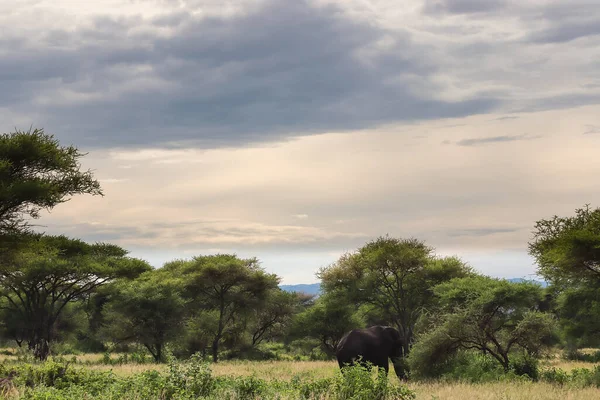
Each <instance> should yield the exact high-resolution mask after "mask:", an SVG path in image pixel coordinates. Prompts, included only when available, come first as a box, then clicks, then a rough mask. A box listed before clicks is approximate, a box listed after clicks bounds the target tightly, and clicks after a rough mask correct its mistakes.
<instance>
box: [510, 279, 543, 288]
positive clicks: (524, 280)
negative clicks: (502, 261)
mask: <svg viewBox="0 0 600 400" xmlns="http://www.w3.org/2000/svg"><path fill="white" fill-rule="evenodd" d="M507 281H509V282H514V283H520V282H531V283H537V284H538V285H540V286H541V287H547V286H548V283H547V282H544V281H537V280H535V279H525V278H509V279H507Z"/></svg>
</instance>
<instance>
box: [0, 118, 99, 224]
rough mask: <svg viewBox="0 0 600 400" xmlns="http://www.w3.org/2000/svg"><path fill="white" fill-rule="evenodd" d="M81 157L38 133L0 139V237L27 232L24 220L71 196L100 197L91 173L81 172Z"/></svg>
mask: <svg viewBox="0 0 600 400" xmlns="http://www.w3.org/2000/svg"><path fill="white" fill-rule="evenodd" d="M83 155H84V154H82V153H80V152H79V150H78V149H77V148H75V147H73V146H68V147H62V146H60V145H59V143H58V141H57V140H56V139H54V137H53V136H52V135H47V134H45V133H44V131H43V130H41V129H35V130H33V131H31V130H30V131H28V132H21V131H16V132H14V133H5V134H2V135H0V234H7V233H15V232H17V233H20V232H23V231H27V230H28V227H29V223H28V221H27V219H26V217H29V218H33V219H36V218H38V217H39V215H40V214H39V213H40V211H41V210H44V209H45V210H50V209H52V208H53V207H54V206H56V205H57V204H60V203H63V202H65V201H67V200H68V198H69V197H70V196H73V195H75V194H84V193H85V194H92V195H102V191H101V189H100V184H99V183H98V181H96V180H94V179H93V176H92V173H91V172H90V171H81V166H80V164H79V159H80V158H81V157H82V156H83Z"/></svg>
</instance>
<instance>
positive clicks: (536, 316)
mask: <svg viewBox="0 0 600 400" xmlns="http://www.w3.org/2000/svg"><path fill="white" fill-rule="evenodd" d="M434 291H435V293H436V295H437V296H438V298H439V299H440V302H441V304H442V305H443V306H442V308H441V311H440V314H439V316H438V323H437V324H436V325H434V326H431V330H429V331H428V332H427V333H425V334H423V335H422V337H421V338H420V340H419V342H418V343H417V344H416V345H415V348H414V351H413V353H412V354H411V366H412V368H414V369H415V370H416V371H417V374H421V375H424V376H428V375H429V376H431V375H434V376H435V375H436V374H439V372H440V367H442V366H443V365H444V363H447V362H448V360H449V359H451V358H452V356H453V355H454V354H456V353H457V351H459V350H461V349H462V350H470V349H473V350H478V351H480V352H482V353H483V354H487V355H490V356H491V357H493V358H494V359H495V360H496V361H497V362H498V363H499V364H500V365H501V366H502V368H503V369H504V371H508V370H509V368H510V358H509V356H510V354H511V352H513V351H514V350H515V349H522V350H524V351H526V352H527V353H528V354H530V355H533V356H537V355H539V353H540V351H541V350H542V349H543V348H544V346H549V345H551V344H553V343H554V341H555V340H556V334H555V321H554V319H553V318H552V316H551V315H549V314H546V313H541V312H539V311H537V307H538V304H539V302H540V301H541V299H542V289H541V288H540V287H539V286H537V285H535V284H531V283H526V282H523V283H511V282H508V281H504V280H498V279H492V278H487V277H469V278H462V279H456V280H452V281H450V282H447V283H444V284H441V285H438V286H437V287H436V288H435V289H434Z"/></svg>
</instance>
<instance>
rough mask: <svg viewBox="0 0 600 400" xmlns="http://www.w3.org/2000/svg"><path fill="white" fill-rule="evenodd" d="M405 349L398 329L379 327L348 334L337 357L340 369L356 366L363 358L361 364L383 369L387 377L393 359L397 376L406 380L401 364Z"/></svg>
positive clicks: (340, 344) (353, 331) (341, 343)
mask: <svg viewBox="0 0 600 400" xmlns="http://www.w3.org/2000/svg"><path fill="white" fill-rule="evenodd" d="M403 349H404V346H403V340H402V337H401V336H400V332H398V330H397V329H396V328H393V327H391V326H380V325H377V326H371V327H370V328H364V329H353V330H351V331H350V332H348V333H346V335H344V337H343V338H342V340H340V342H339V343H338V345H337V348H336V354H335V355H336V358H337V360H338V363H339V365H340V368H342V367H343V366H344V365H347V364H351V365H352V364H354V363H355V362H356V361H357V359H358V358H359V357H360V356H362V357H361V360H360V363H361V364H363V365H365V364H366V363H367V362H370V363H371V364H373V366H376V367H379V368H383V369H384V370H385V373H386V375H387V374H388V371H389V362H388V358H391V359H392V363H393V364H394V371H395V372H396V375H397V376H398V378H400V379H403V380H404V379H406V378H407V376H406V371H405V368H404V366H403V365H402V364H403V363H402V362H401V361H402V357H403V355H404V351H403Z"/></svg>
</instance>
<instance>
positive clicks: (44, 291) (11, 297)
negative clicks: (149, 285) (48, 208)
mask: <svg viewBox="0 0 600 400" xmlns="http://www.w3.org/2000/svg"><path fill="white" fill-rule="evenodd" d="M35 238H36V239H35V240H34V239H31V241H29V242H28V243H29V245H28V246H27V247H26V248H23V249H21V251H20V252H18V253H13V254H12V255H11V257H10V258H7V259H5V260H4V261H3V262H2V263H0V297H1V298H3V299H4V302H3V303H2V306H3V307H4V309H5V310H6V311H7V312H8V313H10V314H11V315H12V316H13V317H14V316H15V315H18V319H19V321H20V325H19V334H18V337H15V340H25V341H26V342H27V344H28V346H29V348H30V349H32V350H33V351H34V354H35V355H36V357H37V358H39V359H41V360H44V359H46V358H47V357H48V354H49V351H50V348H49V344H50V343H51V342H52V341H53V340H54V337H55V326H56V323H57V321H58V318H59V317H60V315H61V313H62V312H63V310H64V309H65V307H66V306H67V305H68V304H69V303H72V302H75V301H79V300H84V299H85V298H87V296H89V295H90V294H91V293H93V292H94V291H95V290H96V289H97V288H99V287H100V286H102V285H104V284H106V283H109V282H111V281H113V280H115V279H117V278H132V277H135V276H137V275H139V274H140V273H141V272H143V271H146V270H148V269H150V266H149V265H148V264H146V263H145V262H143V261H141V260H137V259H134V258H129V257H126V254H127V252H126V251H125V250H123V249H122V248H120V247H118V246H115V245H109V244H103V243H99V244H93V245H90V244H87V243H84V242H82V241H80V240H73V239H69V238H67V237H64V236H43V235H36V236H35Z"/></svg>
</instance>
